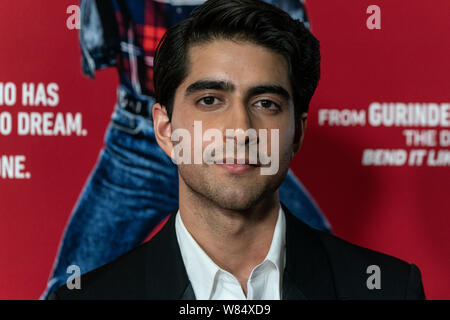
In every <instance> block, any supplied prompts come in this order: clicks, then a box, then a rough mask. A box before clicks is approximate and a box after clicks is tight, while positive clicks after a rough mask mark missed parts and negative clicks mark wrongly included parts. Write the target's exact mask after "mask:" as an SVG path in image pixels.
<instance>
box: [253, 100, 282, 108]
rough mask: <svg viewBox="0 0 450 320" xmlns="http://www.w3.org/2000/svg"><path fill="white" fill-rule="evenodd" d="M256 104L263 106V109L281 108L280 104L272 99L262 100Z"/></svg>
mask: <svg viewBox="0 0 450 320" xmlns="http://www.w3.org/2000/svg"><path fill="white" fill-rule="evenodd" d="M255 105H256V106H258V107H260V108H263V109H268V110H279V109H280V106H279V105H278V104H276V103H275V102H273V101H270V100H260V101H258V102H256V103H255Z"/></svg>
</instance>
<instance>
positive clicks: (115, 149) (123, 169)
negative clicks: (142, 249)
mask: <svg viewBox="0 0 450 320" xmlns="http://www.w3.org/2000/svg"><path fill="white" fill-rule="evenodd" d="M150 105H152V104H150ZM280 198H281V201H282V202H283V203H284V204H285V205H286V206H287V207H288V208H289V210H291V211H292V213H293V214H294V215H296V216H297V217H298V218H300V219H302V220H303V221H304V222H306V223H307V224H309V225H311V226H312V227H314V228H317V229H321V230H329V225H328V223H327V221H326V220H325V219H324V217H323V216H322V214H321V213H320V211H319V209H318V208H317V206H316V205H315V204H314V203H313V201H312V200H311V198H310V197H309V195H308V194H307V193H306V191H305V189H304V188H303V186H302V185H301V184H300V182H299V181H298V180H297V179H296V178H295V176H294V175H293V173H292V172H291V171H289V174H288V176H287V178H286V179H285V181H284V182H283V184H282V186H281V187H280ZM177 207H178V174H177V168H176V166H175V165H174V164H173V163H172V160H171V159H170V158H169V157H168V156H167V155H166V154H165V153H164V151H163V150H162V149H161V148H160V147H159V146H158V144H157V142H156V139H155V135H154V131H153V126H152V123H151V120H149V119H146V118H144V117H142V116H137V115H135V114H133V113H130V112H128V111H126V110H124V109H122V108H120V107H118V106H117V107H116V110H115V111H114V113H113V116H112V121H111V124H110V126H109V127H108V129H107V132H106V137H105V148H104V149H103V150H102V151H101V153H100V155H99V159H98V162H97V164H96V167H95V168H94V170H93V172H92V174H91V176H90V177H89V179H88V181H87V183H86V186H85V189H84V190H83V192H82V194H81V196H80V198H79V200H78V203H77V205H76V206H75V209H74V211H73V213H72V215H71V218H70V221H69V224H68V226H67V228H66V230H65V233H64V237H63V240H62V243H61V245H60V248H59V252H58V256H57V258H56V261H55V265H54V269H53V273H52V276H51V279H50V281H49V283H48V286H47V290H46V292H45V293H44V295H43V297H42V298H46V297H47V296H48V295H49V294H50V293H51V292H52V291H54V290H56V289H57V288H59V287H60V286H62V285H63V284H64V283H65V282H66V281H67V278H68V277H69V274H67V273H66V270H67V267H68V266H69V265H77V266H79V267H80V270H81V273H82V274H83V273H86V272H88V271H90V270H93V269H95V268H97V267H100V266H102V265H104V264H106V263H108V262H110V261H112V260H114V259H115V258H117V257H119V256H121V255H122V254H123V253H125V252H127V251H129V250H131V249H132V248H134V247H136V246H137V245H139V244H140V243H141V242H142V241H143V240H144V239H145V238H146V236H148V234H149V233H150V231H151V230H152V229H153V228H154V227H155V226H156V225H157V224H158V223H159V222H160V221H162V220H163V219H164V218H165V217H166V216H167V214H168V213H170V212H171V211H172V210H174V209H175V208H177ZM81 285H82V284H81Z"/></svg>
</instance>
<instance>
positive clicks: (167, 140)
mask: <svg viewBox="0 0 450 320" xmlns="http://www.w3.org/2000/svg"><path fill="white" fill-rule="evenodd" d="M152 116H153V128H154V131H155V137H156V141H157V142H158V145H159V146H160V147H161V149H163V150H164V152H165V153H166V154H167V155H168V156H169V157H171V154H172V150H173V144H172V139H171V137H172V125H171V123H170V119H169V116H168V114H167V109H166V107H165V106H162V105H161V104H159V103H155V104H154V105H153V110H152Z"/></svg>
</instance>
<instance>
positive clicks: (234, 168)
mask: <svg viewBox="0 0 450 320" xmlns="http://www.w3.org/2000/svg"><path fill="white" fill-rule="evenodd" d="M217 165H218V166H220V167H222V168H223V169H225V170H226V171H228V172H230V173H245V172H248V171H250V170H253V169H255V168H257V167H258V165H256V164H249V160H248V159H245V163H244V164H238V162H237V159H228V161H226V160H225V159H224V161H223V164H217Z"/></svg>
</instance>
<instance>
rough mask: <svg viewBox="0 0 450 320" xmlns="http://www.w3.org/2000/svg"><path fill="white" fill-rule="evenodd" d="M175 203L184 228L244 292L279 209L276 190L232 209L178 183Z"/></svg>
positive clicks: (263, 253)
mask: <svg viewBox="0 0 450 320" xmlns="http://www.w3.org/2000/svg"><path fill="white" fill-rule="evenodd" d="M179 203H180V214H181V218H182V220H183V223H184V225H185V226H186V229H187V230H188V231H189V233H190V234H191V235H192V237H193V238H194V239H195V241H196V242H197V243H198V244H199V246H200V247H201V248H202V249H203V250H204V251H205V252H206V254H208V256H209V257H210V258H211V259H212V260H213V261H214V262H215V263H216V264H217V265H218V266H219V267H220V268H222V269H224V270H226V271H228V272H230V273H231V274H233V275H234V276H235V277H236V278H237V279H238V280H239V282H240V283H241V286H242V288H243V290H244V293H245V294H246V287H247V280H248V277H249V276H250V273H251V271H252V270H253V268H254V267H255V266H257V265H258V264H260V263H261V262H263V260H264V258H265V257H266V255H267V253H268V252H269V249H270V245H271V243H272V239H273V234H274V230H275V225H276V222H277V218H278V212H279V209H280V202H279V198H278V193H274V194H273V195H272V197H270V196H269V197H264V199H263V200H261V201H260V202H259V203H257V204H256V205H254V206H252V207H251V208H249V209H247V210H243V211H236V210H228V209H224V208H221V207H219V206H217V205H216V204H214V203H213V202H211V201H210V200H209V199H205V198H204V197H203V196H201V195H199V194H196V193H195V192H192V191H191V190H186V188H183V187H182V186H180V201H179Z"/></svg>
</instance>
